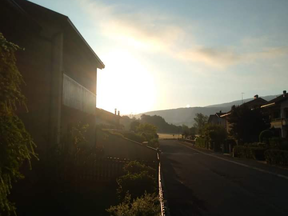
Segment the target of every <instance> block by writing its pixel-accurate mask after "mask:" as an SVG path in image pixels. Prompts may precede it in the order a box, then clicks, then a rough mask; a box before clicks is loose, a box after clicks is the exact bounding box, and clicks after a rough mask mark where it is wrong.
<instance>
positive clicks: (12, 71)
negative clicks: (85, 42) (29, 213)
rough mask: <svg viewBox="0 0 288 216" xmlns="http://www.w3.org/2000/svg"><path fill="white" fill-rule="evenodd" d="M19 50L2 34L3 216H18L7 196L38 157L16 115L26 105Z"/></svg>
mask: <svg viewBox="0 0 288 216" xmlns="http://www.w3.org/2000/svg"><path fill="white" fill-rule="evenodd" d="M18 49H19V47H18V46H17V45H15V44H13V43H11V42H8V41H7V40H6V39H5V38H4V36H3V34H2V33H0V215H1V213H4V212H6V213H7V214H11V213H13V212H14V214H16V213H15V209H16V208H15V205H14V204H13V203H11V202H10V201H9V200H8V199H7V196H8V195H9V193H10V190H11V189H12V182H14V181H17V180H18V179H21V178H23V175H22V174H21V173H20V171H19V169H20V167H21V165H22V164H23V162H24V161H25V160H28V161H29V163H30V160H31V157H36V154H35V152H34V148H35V143H34V142H33V140H32V138H31V136H30V134H29V133H28V132H27V131H26V129H25V126H24V124H23V122H22V121H21V120H20V119H19V118H18V116H17V115H16V113H15V111H16V108H17V106H19V105H22V106H23V105H24V106H25V96H24V95H23V94H22V93H21V88H20V87H21V84H23V82H24V81H23V78H22V76H21V74H20V72H19V70H18V68H17V66H16V57H15V52H16V51H17V50H18Z"/></svg>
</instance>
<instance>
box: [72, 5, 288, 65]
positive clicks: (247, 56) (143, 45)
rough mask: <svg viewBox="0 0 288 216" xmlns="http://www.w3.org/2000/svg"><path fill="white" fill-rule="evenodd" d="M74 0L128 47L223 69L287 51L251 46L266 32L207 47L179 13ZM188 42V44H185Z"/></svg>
mask: <svg viewBox="0 0 288 216" xmlns="http://www.w3.org/2000/svg"><path fill="white" fill-rule="evenodd" d="M76 1H78V2H79V4H80V5H81V7H82V8H83V9H84V11H85V12H86V13H88V14H89V15H90V17H91V18H92V20H93V22H94V24H95V25H96V26H97V28H99V29H100V31H101V33H102V34H103V35H104V36H105V37H107V38H110V39H112V40H116V41H118V42H119V43H121V44H123V45H125V46H127V47H133V48H136V49H139V50H145V51H149V52H161V53H162V54H165V55H169V56H171V57H173V58H175V59H178V60H181V61H188V62H200V63H203V64H205V65H208V66H211V67H214V68H219V69H225V68H227V67H229V66H231V65H236V64H241V63H252V62H255V61H258V60H263V59H273V58H278V57H280V56H283V55H287V54H288V48H287V47H281V48H279V47H272V48H265V47H263V48H262V49H261V48H260V49H259V46H256V47H253V46H252V45H253V44H255V43H257V41H258V44H259V43H261V44H264V42H267V38H266V37H265V36H263V37H261V38H259V40H257V38H244V39H243V41H240V43H239V45H238V46H234V47H206V46H204V45H202V44H199V43H197V40H196V39H195V38H196V37H195V34H193V30H192V31H191V29H194V28H193V27H194V26H191V25H189V24H188V25H187V24H185V22H183V20H181V18H179V17H175V16H173V15H166V14H163V13H159V12H158V11H155V10H153V9H149V10H147V8H145V10H144V9H135V8H133V7H132V6H129V5H123V4H113V5H109V4H106V3H104V2H101V1H92V0H76ZM148 11H149V12H148ZM196 25H197V24H196ZM187 44H188V45H191V46H190V47H189V46H188V48H187ZM249 47H250V48H249ZM260 47H261V46H260Z"/></svg>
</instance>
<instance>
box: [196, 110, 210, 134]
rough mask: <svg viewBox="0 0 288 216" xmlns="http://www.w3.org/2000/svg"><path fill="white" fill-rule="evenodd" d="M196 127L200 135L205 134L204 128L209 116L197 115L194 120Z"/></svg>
mask: <svg viewBox="0 0 288 216" xmlns="http://www.w3.org/2000/svg"><path fill="white" fill-rule="evenodd" d="M194 121H195V123H194V125H193V126H194V127H195V128H196V129H197V133H198V134H202V133H203V129H204V126H205V125H206V124H207V122H208V116H206V115H203V114H202V113H196V117H195V118H194Z"/></svg>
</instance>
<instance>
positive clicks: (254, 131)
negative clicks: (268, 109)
mask: <svg viewBox="0 0 288 216" xmlns="http://www.w3.org/2000/svg"><path fill="white" fill-rule="evenodd" d="M228 122H229V123H230V124H231V130H230V134H231V135H232V136H234V137H235V138H236V139H237V140H238V141H240V143H252V142H257V141H258V137H259V134H260V133H261V131H263V130H265V129H267V128H269V127H270V123H269V121H268V119H267V118H266V117H265V116H264V115H263V114H262V113H261V110H260V109H253V110H251V109H249V108H248V107H247V106H245V105H242V106H237V107H236V106H233V107H232V110H231V114H230V115H229V117H228Z"/></svg>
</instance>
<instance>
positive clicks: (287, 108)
mask: <svg viewBox="0 0 288 216" xmlns="http://www.w3.org/2000/svg"><path fill="white" fill-rule="evenodd" d="M261 108H262V109H263V110H265V111H266V112H267V113H268V115H269V117H270V121H271V128H274V129H275V131H276V133H277V135H278V136H279V137H282V138H288V94H287V92H286V91H283V94H282V95H280V96H278V97H276V98H275V99H273V100H270V101H268V102H267V103H266V104H264V105H262V106H261Z"/></svg>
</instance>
